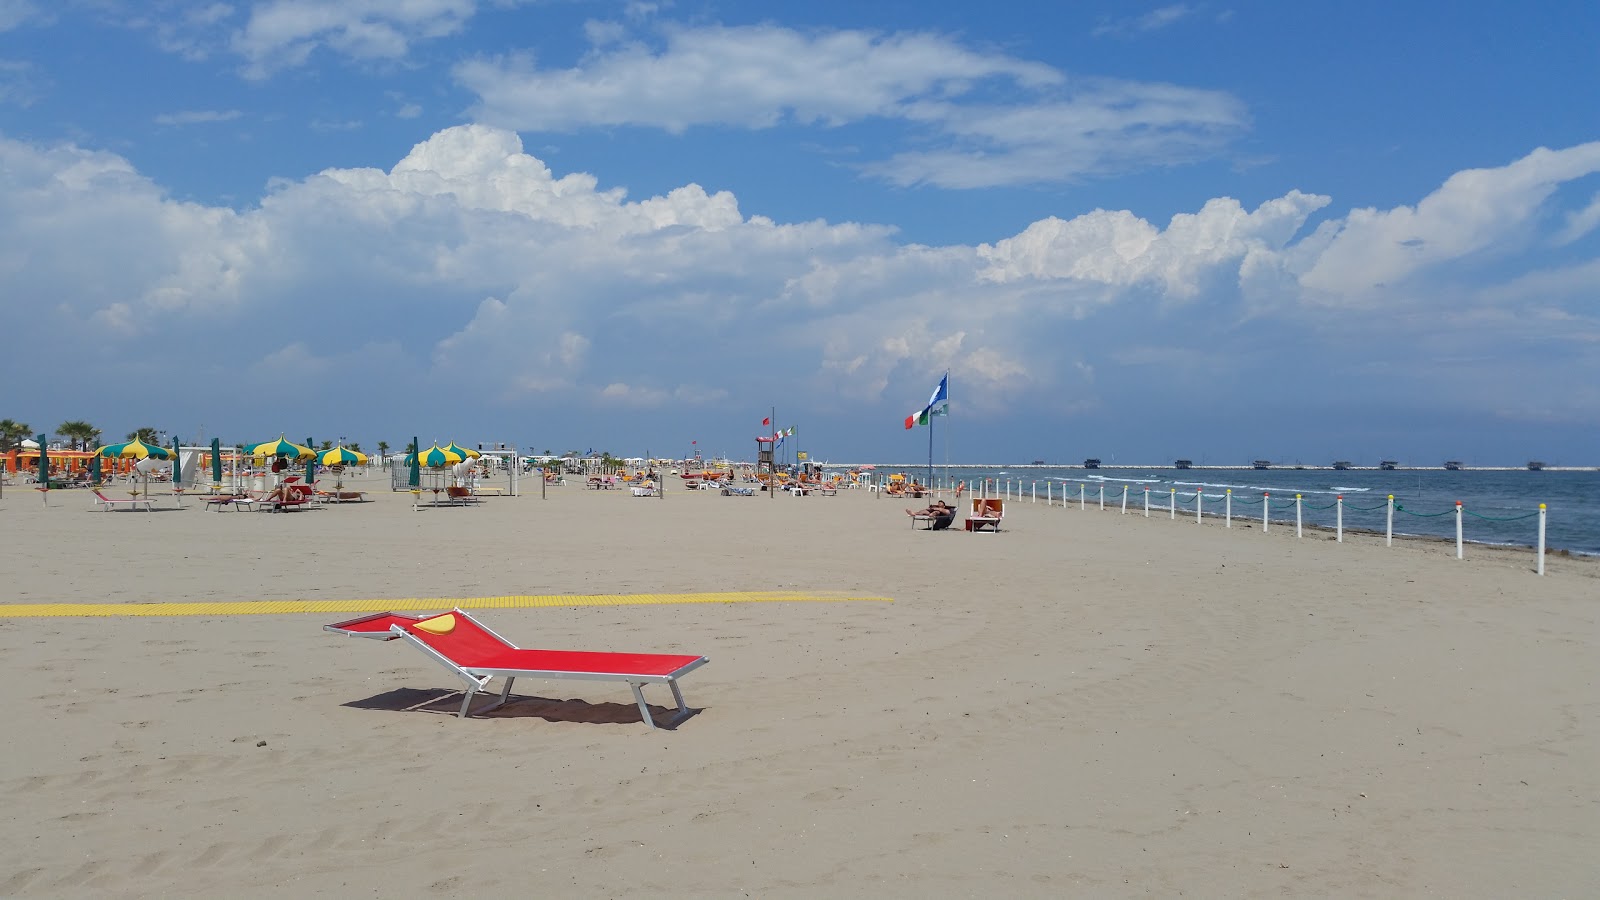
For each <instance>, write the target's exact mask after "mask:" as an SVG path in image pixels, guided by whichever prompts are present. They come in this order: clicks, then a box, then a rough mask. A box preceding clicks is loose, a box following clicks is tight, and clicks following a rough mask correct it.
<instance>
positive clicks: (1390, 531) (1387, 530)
mask: <svg viewBox="0 0 1600 900" xmlns="http://www.w3.org/2000/svg"><path fill="white" fill-rule="evenodd" d="M1383 545H1384V546H1385V547H1393V546H1394V495H1393V494H1390V495H1389V512H1388V516H1387V521H1385V522H1384V525H1383Z"/></svg>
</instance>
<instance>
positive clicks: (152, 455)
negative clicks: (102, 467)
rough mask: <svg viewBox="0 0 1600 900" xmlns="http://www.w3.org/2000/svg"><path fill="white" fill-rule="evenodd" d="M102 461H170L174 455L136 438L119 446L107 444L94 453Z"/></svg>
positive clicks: (163, 448)
mask: <svg viewBox="0 0 1600 900" xmlns="http://www.w3.org/2000/svg"><path fill="white" fill-rule="evenodd" d="M94 455H95V456H98V457H102V458H104V459H172V458H173V457H174V456H175V455H176V454H174V453H173V452H172V451H171V450H168V449H167V448H166V447H162V446H159V445H157V444H146V443H145V442H144V441H141V440H139V439H137V438H135V439H133V440H131V441H125V442H123V443H121V444H107V445H105V446H104V447H101V448H99V449H98V450H96V451H94Z"/></svg>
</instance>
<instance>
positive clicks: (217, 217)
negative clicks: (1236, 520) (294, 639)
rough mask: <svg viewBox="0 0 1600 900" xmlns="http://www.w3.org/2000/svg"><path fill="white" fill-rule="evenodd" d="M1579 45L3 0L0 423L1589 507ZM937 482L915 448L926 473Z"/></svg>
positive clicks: (1509, 15) (1595, 81)
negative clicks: (931, 451)
mask: <svg viewBox="0 0 1600 900" xmlns="http://www.w3.org/2000/svg"><path fill="white" fill-rule="evenodd" d="M1597 47H1600V8H1597V7H1596V6H1595V4H1593V3H1579V2H1570V3H1569V2H1551V3H1543V4H1535V5H1531V6H1520V5H1513V4H1509V3H1460V2H1456V3H1429V2H1415V3H1405V4H1380V3H1348V4H1280V3H1248V4H1246V3H1239V4H1221V3H1199V2H1196V3H1168V4H1163V3H1143V4H1141V3H1129V2H1075V3H1061V2H1049V3H1045V2H1041V3H1026V2H1019V3H1007V4H989V5H981V6H979V5H972V4H954V3H950V4H927V3H910V2H878V3H871V4H862V3H832V2H808V3H803V4H802V3H766V4H744V3H739V4H735V3H691V2H661V3H645V2H623V3H618V2H610V3H606V2H583V0H565V2H555V0H547V2H538V0H520V2H519V0H405V2H400V0H347V2H335V0H322V2H311V0H259V2H247V0H236V2H216V0H201V2H180V0H145V2H137V3H135V2H122V0H52V2H45V0H0V179H4V185H3V188H4V190H0V229H3V238H4V240H3V243H0V277H3V281H0V287H3V288H4V290H3V294H0V296H3V297H4V300H3V302H4V304H5V305H4V310H3V315H4V321H5V323H6V328H5V334H6V338H7V339H6V341H5V349H6V352H5V353H4V355H3V356H0V384H4V386H5V390H4V392H3V393H0V397H3V398H4V403H3V404H0V407H3V408H0V417H8V418H13V419H19V420H23V421H27V422H29V423H31V424H33V425H34V426H36V427H37V428H41V429H44V430H49V429H52V428H54V426H55V425H56V424H57V423H59V422H61V421H64V420H67V419H87V420H89V421H91V422H93V423H95V424H96V425H98V426H100V427H101V428H102V429H104V430H105V432H106V433H107V434H108V435H112V436H120V434H121V433H123V432H125V431H127V430H130V429H132V428H134V427H138V426H145V425H150V426H154V427H158V428H162V429H165V430H168V431H171V432H176V433H179V434H181V435H183V436H185V437H186V438H187V437H191V436H200V435H201V434H202V431H203V435H204V436H205V437H207V438H209V437H210V436H213V435H220V436H222V437H223V438H224V439H225V440H229V441H240V442H243V441H254V440H261V439H265V438H268V437H272V436H275V435H276V434H278V433H279V432H280V431H283V432H288V433H289V434H291V435H294V436H306V435H310V436H313V437H316V438H318V439H322V438H332V437H336V436H339V435H346V436H348V437H350V438H352V439H355V440H359V441H361V442H363V443H364V444H366V445H367V446H369V447H370V446H371V445H372V444H375V443H376V442H377V441H378V440H380V439H384V440H388V441H389V442H390V443H391V444H399V443H401V442H403V441H404V440H406V439H408V438H409V436H410V435H412V434H420V435H421V436H422V437H423V439H424V441H428V440H432V439H434V438H438V439H440V440H442V441H447V440H451V439H454V440H458V441H462V442H476V441H480V440H502V441H514V442H516V443H518V444H520V445H522V446H523V447H529V448H534V449H540V450H542V449H545V448H547V447H548V448H551V449H557V450H562V449H571V448H577V449H587V448H588V447H598V448H605V449H609V450H611V451H612V452H616V453H618V454H621V455H635V454H642V453H644V452H645V451H647V450H648V451H650V452H653V453H657V454H666V453H672V452H677V451H687V450H689V449H690V448H691V445H690V443H689V442H690V441H691V440H698V441H699V443H698V445H696V446H698V448H699V449H702V450H710V451H712V452H727V453H729V454H731V455H734V456H736V457H737V456H743V455H748V453H749V451H750V449H751V447H752V443H751V439H752V438H753V437H755V435H756V434H758V433H759V432H760V431H761V428H760V424H759V423H760V420H761V418H762V417H763V416H764V415H766V413H767V410H768V409H769V407H772V406H774V405H775V406H777V407H778V413H779V419H780V422H781V424H785V425H794V426H796V427H797V428H798V429H799V431H800V437H801V444H802V446H803V447H806V448H809V449H811V450H813V451H814V452H815V453H816V454H817V455H818V456H821V457H827V458H834V459H856V460H861V459H869V458H870V459H917V458H920V457H921V456H923V455H924V454H925V453H926V437H927V436H926V433H924V432H921V431H912V432H906V431H904V430H903V429H902V428H901V426H900V422H901V421H902V420H903V418H904V417H905V415H906V414H907V413H909V412H912V411H914V410H915V408H916V407H918V406H919V405H920V404H921V403H922V402H923V401H924V400H925V399H926V397H927V396H928V394H929V392H930V390H931V389H932V387H933V386H934V384H935V383H936V382H937V381H938V379H939V376H940V375H941V374H942V373H943V372H944V371H946V370H947V369H948V370H949V371H950V373H951V391H950V393H951V397H952V415H951V417H950V418H949V419H948V420H939V426H938V427H939V428H941V429H944V428H946V427H947V426H948V429H949V432H948V433H949V440H950V453H951V456H952V457H953V458H957V459H969V460H975V461H994V462H1014V461H1019V460H1021V461H1025V460H1029V459H1034V458H1046V459H1050V460H1052V461H1074V460H1079V459H1082V458H1083V457H1085V456H1098V457H1102V458H1107V459H1111V458H1115V459H1120V460H1123V461H1151V462H1156V461H1164V460H1168V459H1171V458H1174V457H1179V456H1182V457H1190V458H1194V459H1196V460H1204V461H1208V462H1213V463H1233V462H1243V461H1247V460H1249V459H1253V458H1257V457H1263V456H1265V457H1269V458H1273V459H1282V460H1300V461H1304V462H1307V463H1318V462H1327V461H1329V460H1331V459H1334V458H1341V459H1352V460H1355V461H1358V462H1363V463H1370V462H1376V460H1377V459H1378V458H1379V457H1390V458H1398V459H1401V460H1403V461H1406V462H1409V463H1414V464H1431V463H1434V462H1437V461H1440V460H1443V459H1445V458H1461V459H1466V460H1468V461H1470V462H1476V463H1478V464H1494V463H1512V464H1517V463H1521V462H1523V461H1525V460H1526V459H1529V458H1541V459H1545V460H1546V461H1549V462H1551V463H1565V464H1596V463H1597V462H1600V447H1597V446H1596V443H1597V442H1596V434H1597V431H1596V422H1597V421H1600V321H1597V312H1600V303H1597V302H1596V301H1597V299H1600V296H1597V295H1600V234H1597V232H1600V61H1597V60H1600V53H1597V52H1596V51H1597ZM938 443H939V444H940V450H939V453H940V455H941V456H942V454H943V452H944V451H943V444H944V437H943V434H942V433H941V435H940V437H939V440H938Z"/></svg>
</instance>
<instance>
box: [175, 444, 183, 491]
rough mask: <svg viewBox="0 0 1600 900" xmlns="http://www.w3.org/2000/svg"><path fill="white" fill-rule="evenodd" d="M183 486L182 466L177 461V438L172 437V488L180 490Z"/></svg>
mask: <svg viewBox="0 0 1600 900" xmlns="http://www.w3.org/2000/svg"><path fill="white" fill-rule="evenodd" d="M182 487H183V466H182V464H180V463H179V462H178V439H177V438H176V437H174V438H173V439H172V489H173V490H174V491H176V490H180V489H181V488H182Z"/></svg>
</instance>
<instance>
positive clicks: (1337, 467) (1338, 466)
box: [1333, 459, 1350, 472]
mask: <svg viewBox="0 0 1600 900" xmlns="http://www.w3.org/2000/svg"><path fill="white" fill-rule="evenodd" d="M1333 468H1334V471H1337V472H1343V471H1345V470H1346V469H1348V468H1350V460H1348V459H1336V460H1334V461H1333Z"/></svg>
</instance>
